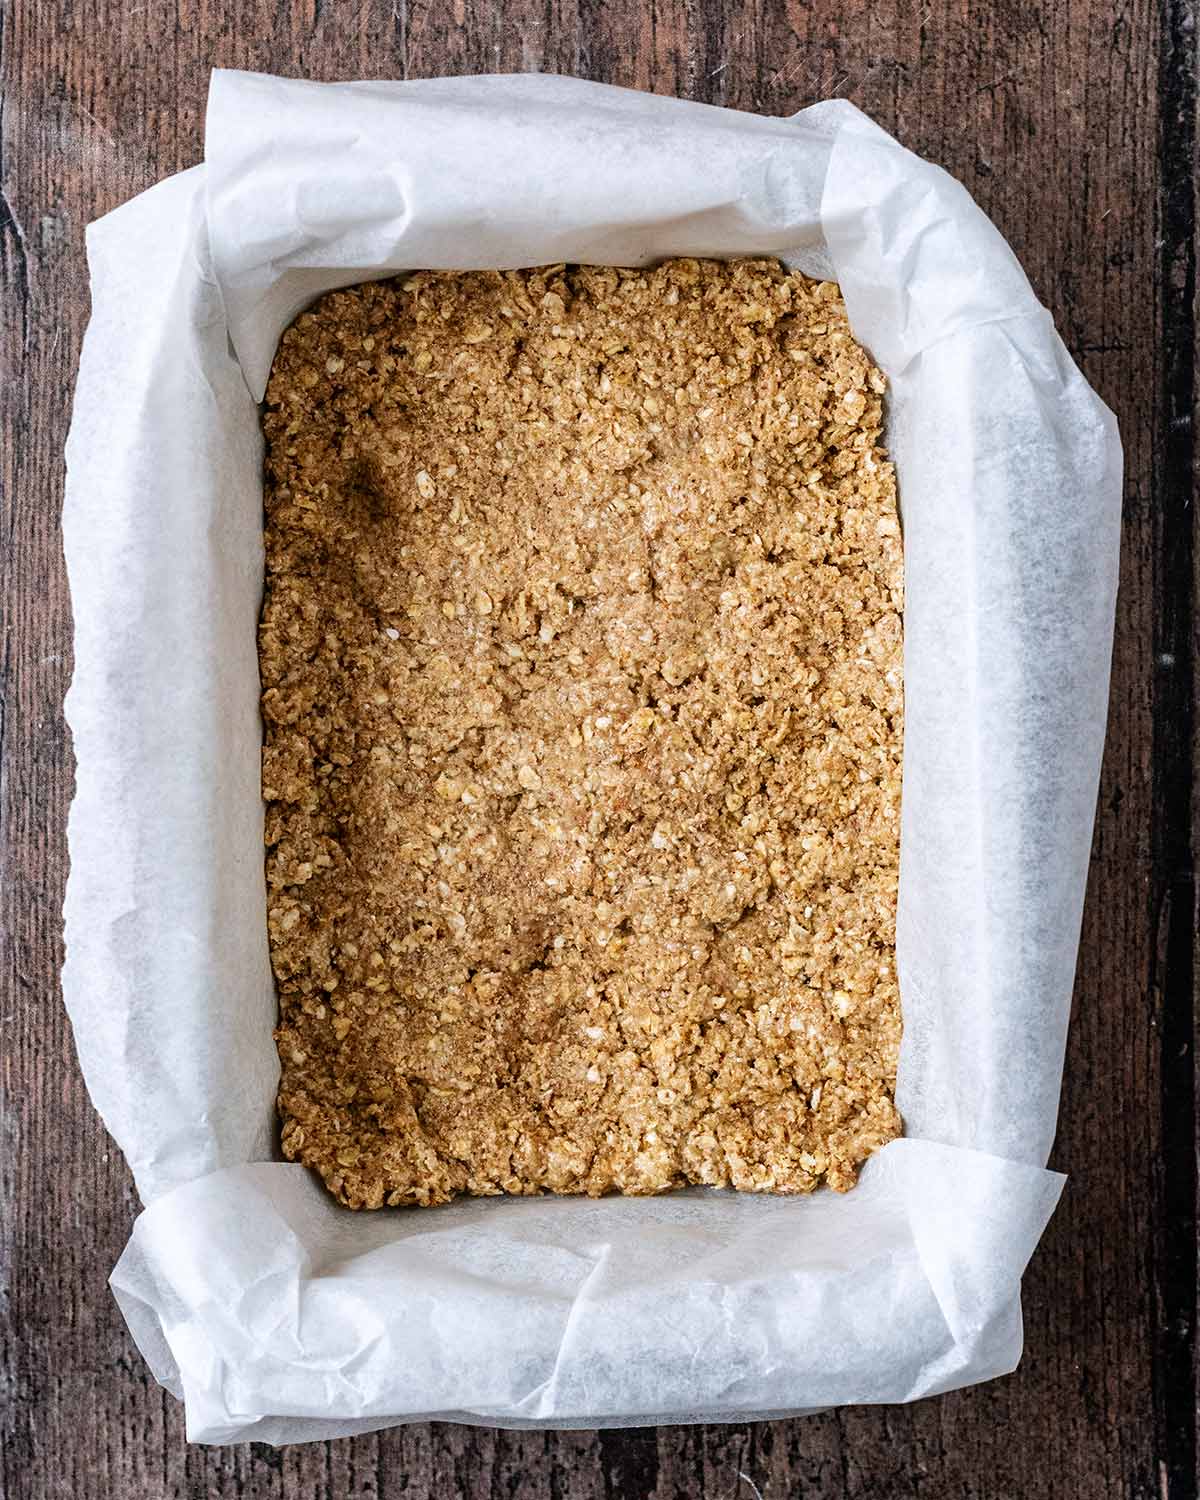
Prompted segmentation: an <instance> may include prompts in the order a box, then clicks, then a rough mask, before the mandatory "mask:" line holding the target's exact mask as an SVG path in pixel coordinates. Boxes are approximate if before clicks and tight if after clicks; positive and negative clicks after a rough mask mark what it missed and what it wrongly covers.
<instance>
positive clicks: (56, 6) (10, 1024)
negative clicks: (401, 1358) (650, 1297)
mask: <svg viewBox="0 0 1200 1500" xmlns="http://www.w3.org/2000/svg"><path fill="white" fill-rule="evenodd" d="M0 18H2V25H3V35H2V46H3V60H2V87H3V96H2V98H3V102H2V105H0V110H2V113H0V152H2V158H0V188H2V189H3V197H2V198H0V275H2V277H3V282H4V288H5V294H4V300H3V303H2V305H0V379H2V380H3V402H2V409H0V420H2V423H3V432H2V444H0V477H2V484H3V491H2V496H0V505H2V509H0V622H2V631H3V633H2V636H0V1495H3V1496H4V1497H6V1500H27V1497H39V1500H40V1497H50V1496H70V1497H73V1500H75V1497H77V1500H87V1497H92V1496H108V1497H113V1500H133V1497H138V1500H140V1497H152V1500H157V1497H160V1496H161V1497H167V1496H187V1497H197V1500H200V1497H203V1500H210V1497H211V1500H222V1497H230V1496H242V1497H256V1500H257V1497H263V1500H266V1497H278V1496H285V1495H286V1496H297V1497H299V1496H322V1497H353V1500H367V1497H372V1500H374V1497H391V1496H400V1495H403V1496H406V1497H408V1500H425V1497H432V1496H439V1497H442V1496H446V1497H454V1496H460V1495H461V1496H467V1497H477V1496H479V1497H482V1496H492V1495H495V1496H508V1497H513V1500H530V1497H533V1496H536V1495H547V1496H554V1497H563V1500H593V1497H597V1500H600V1497H603V1500H633V1497H643V1496H647V1497H648V1496H654V1497H656V1500H752V1497H753V1496H754V1495H755V1494H759V1495H761V1496H762V1497H763V1500H794V1497H805V1500H816V1497H820V1500H825V1497H843V1496H846V1497H850V1496H854V1497H870V1496H879V1497H886V1500H907V1497H943V1496H944V1497H956V1500H957V1497H987V1500H992V1497H1002V1500H1010V1497H1011V1500H1039V1497H1043V1496H1045V1497H1050V1496H1054V1497H1056V1500H1110V1497H1111V1500H1115V1497H1118V1496H1120V1497H1147V1500H1149V1497H1155V1500H1185V1497H1189V1496H1195V1494H1196V1493H1197V1475H1196V1460H1197V1455H1196V1396H1197V1391H1196V1369H1195V1363H1194V1358H1193V1355H1194V1344H1193V1330H1194V1319H1195V1311H1196V1271H1197V1258H1196V1185H1197V1179H1196V1117H1195V1090H1194V1063H1193V1048H1192V1043H1193V954H1194V932H1195V923H1194V914H1195V897H1194V886H1193V879H1192V863H1191V861H1192V849H1193V832H1194V820H1193V805H1192V792H1191V788H1192V784H1193V764H1194V738H1193V713H1192V705H1193V699H1194V691H1193V690H1194V676H1193V666H1194V653H1193V649H1192V634H1191V632H1192V628H1193V613H1192V608H1191V605H1192V600H1193V594H1194V586H1195V573H1194V550H1193V529H1194V523H1193V510H1192V503H1191V502H1192V498H1193V488H1194V458H1195V449H1194V442H1193V428H1192V418H1193V415H1194V407H1195V387H1194V368H1195V355H1196V342H1195V305H1194V304H1195V290H1196V288H1195V275H1194V265H1195V180H1196V179H1195V165H1196V111H1195V102H1196V87H1195V79H1196V67H1197V53H1196V34H1195V20H1196V16H1195V6H1194V3H1193V0H1161V3H1158V4H1150V3H1149V0H1049V3H1046V4H1044V5H1039V4H1036V3H1030V0H994V3H989V4H972V3H968V0H814V3H809V4H802V3H799V0H745V3H742V0H659V3H650V0H647V3H634V0H609V3H602V0H513V3H505V0H453V3H428V0H274V3H272V0H180V3H179V4H177V5H176V4H169V3H167V0H0ZM214 65H224V66H231V67H242V68H257V69H263V70H269V71H274V72H279V73H285V74H294V75H305V76H310V77H314V78H326V79H335V78H354V77H406V76H408V77H420V76H426V75H432V74H440V73H457V72H482V71H497V70H534V69H538V70H543V71H558V72H564V73H576V74H580V75H582V76H584V77H588V78H593V79H601V80H607V81H610V82H615V83H622V84H628V85H633V86H636V87H640V88H645V89H653V90H657V91H660V92H664V93H678V94H682V95H686V96H688V97H691V98H695V99H701V100H706V101H709V102H712V103H718V104H727V105H731V106H735V107H738V108H743V109H754V110H759V111H762V112H766V113H770V114H786V113H790V112H791V111H793V110H795V109H797V108H799V107H800V106H802V105H804V104H807V103H810V102H811V101H813V100H815V99H818V98H822V97H825V96H828V95H831V94H840V95H842V96H844V97H846V98H849V99H852V100H854V101H855V102H856V103H857V104H859V105H861V106H862V107H863V108H864V109H866V110H867V111H869V112H870V113H871V114H872V115H873V116H874V117H875V118H876V119H877V120H878V121H879V122H880V123H881V124H882V125H884V126H885V127H886V128H887V129H888V130H890V131H892V132H894V133H895V134H896V135H897V136H899V138H900V139H901V140H902V141H903V142H904V143H905V144H907V145H909V146H911V147H913V148H914V149H915V150H917V151H919V152H921V153H922V154H924V155H926V156H929V157H931V158H932V159H934V160H936V161H939V162H941V163H942V164H944V165H945V166H946V167H948V168H949V169H950V171H952V172H953V173H955V174H956V175H957V176H958V177H959V178H961V180H962V181H963V182H964V183H965V184H966V185H967V187H968V188H969V189H970V190H971V191H972V193H974V195H975V196H976V198H977V199H978V200H979V202H980V203H981V204H982V205H983V207H984V208H985V209H986V210H987V211H988V212H989V213H990V214H991V215H992V217H993V218H994V219H995V221H996V222H997V224H998V225H999V227H1000V229H1001V230H1002V231H1003V233H1004V234H1005V235H1006V236H1007V237H1008V239H1009V240H1010V241H1011V243H1012V244H1013V246H1014V247H1015V248H1016V250H1017V253H1018V254H1019V256H1020V257H1021V259H1022V261H1023V262H1024V264H1025V266H1026V268H1027V270H1028V272H1029V274H1030V276H1031V278H1032V280H1033V282H1034V285H1035V287H1036V289H1037V291H1038V294H1039V295H1040V296H1041V298H1042V300H1043V301H1044V302H1046V303H1047V304H1048V305H1049V307H1050V308H1051V309H1052V310H1053V312H1054V314H1055V316H1056V318H1057V320H1058V324H1059V328H1060V329H1061V331H1062V334H1063V336H1064V338H1065V339H1066V342H1067V344H1068V345H1069V347H1070V348H1071V350H1072V351H1073V353H1074V354H1075V357H1076V358H1077V360H1078V361H1079V363H1080V364H1081V366H1082V367H1083V369H1084V371H1085V372H1086V374H1087V376H1088V378H1089V379H1090V380H1091V381H1092V382H1093V384H1094V385H1095V386H1096V387H1097V389H1098V390H1099V391H1100V393H1101V394H1102V395H1103V396H1104V398H1105V399H1106V400H1107V401H1108V403H1109V404H1110V405H1111V406H1112V407H1114V409H1115V410H1116V412H1117V414H1118V416H1119V418H1120V422H1121V430H1122V433H1123V436H1124V440H1125V448H1126V466H1127V480H1126V489H1125V534H1124V554H1123V565H1122V592H1121V598H1120V605H1119V611H1118V620H1117V639H1116V654H1115V662H1114V674H1113V688H1112V710H1111V722H1110V731H1109V742H1108V753H1107V758H1106V763H1105V770H1104V777H1103V784H1102V787H1101V793H1100V802H1099V812H1098V822H1097V829H1096V839H1095V851H1094V858H1093V864H1092V876H1091V886H1090V893H1089V903H1088V908H1087V913H1086V917H1085V921H1084V930H1083V940H1082V948H1081V956H1080V964H1079V976H1078V984H1077V988H1076V997H1075V1017H1074V1022H1073V1027H1072V1032H1071V1041H1070V1050H1069V1057H1068V1065H1067V1080H1066V1086H1065V1093H1064V1098H1063V1107H1062V1116H1061V1127H1060V1131H1059V1136H1058V1144H1057V1147H1056V1150H1055V1155H1054V1163H1053V1164H1054V1165H1055V1166H1057V1167H1059V1168H1060V1169H1062V1170H1064V1171H1066V1172H1068V1173H1069V1174H1070V1181H1069V1183H1068V1186H1067V1189H1066V1193H1065V1196H1064V1199H1063V1202H1062V1206H1061V1208H1060V1209H1059V1211H1058V1213H1057V1215H1056V1217H1055V1219H1054V1221H1053V1224H1052V1225H1051V1228H1050V1230H1049V1233H1048V1234H1047V1236H1046V1238H1045V1240H1044V1242H1043V1244H1042V1246H1041V1248H1040V1249H1039V1251H1038V1253H1037V1255H1036V1257H1035V1259H1034V1261H1033V1264H1032V1266H1031V1268H1030V1271H1029V1274H1028V1276H1027V1278H1026V1300H1025V1306H1026V1335H1027V1352H1026V1355H1025V1359H1024V1362H1023V1364H1022V1365H1021V1368H1020V1369H1019V1371H1018V1372H1017V1373H1016V1374H1015V1375H1014V1376H1012V1377H1010V1378H1008V1379H1006V1380H1002V1381H997V1382H994V1383H992V1384H991V1385H988V1386H985V1387H982V1388H979V1389H976V1390H970V1391H964V1392H957V1393H955V1394H952V1395H950V1396H946V1397H943V1398H940V1399H937V1400H931V1401H926V1402H923V1403H921V1404H919V1405H917V1406H914V1407H910V1408H887V1409H864V1410H851V1411H842V1412H837V1413H830V1414H827V1415H823V1416H819V1417H813V1418H807V1419H803V1420H797V1421H790V1422H772V1423H763V1424H756V1425H734V1426H725V1427H718V1426H714V1427H707V1428H691V1429H688V1428H672V1429H660V1430H658V1431H654V1430H647V1431H643V1432H626V1433H618V1432H609V1433H601V1434H599V1435H597V1434H595V1433H578V1434H565V1435H563V1434H541V1433H537V1434H512V1433H504V1432H494V1431H486V1430H472V1429H466V1428H460V1427H452V1426H448V1425H435V1426H432V1427H431V1426H427V1425H426V1426H417V1427H410V1428H406V1429H398V1430H395V1431H392V1432H389V1433H385V1434H381V1435H379V1436H373V1437H367V1438H361V1439H357V1440H354V1441H342V1442H334V1443H330V1444H327V1445H310V1446H304V1447H296V1448H290V1449H286V1450H282V1451H274V1450H271V1449H268V1448H265V1447H250V1446H244V1447H241V1448H226V1449H200V1448H194V1447H193V1448H188V1447H187V1446H186V1445H185V1443H184V1440H183V1422H182V1417H181V1412H180V1410H179V1408H178V1407H177V1405H176V1403H175V1402H174V1401H173V1400H172V1398H170V1397H169V1396H167V1395H165V1394H164V1393H163V1392H162V1391H161V1390H160V1389H159V1388H158V1387H157V1386H156V1385H155V1384H154V1382H153V1381H152V1380H151V1379H150V1377H149V1375H148V1373H147V1371H146V1369H145V1368H144V1366H143V1364H142V1361H141V1358H140V1356H139V1355H138V1353H137V1351H136V1349H135V1348H134V1347H133V1344H132V1342H131V1341H130V1339H129V1336H128V1334H127V1333H126V1331H125V1329H124V1326H123V1324H122V1322H121V1319H120V1318H119V1316H118V1314H117V1311H116V1308H115V1306H114V1304H113V1301H112V1299H111V1296H110V1294H109V1292H108V1290H107V1287H106V1285H105V1282H106V1277H107V1275H108V1272H109V1269H110V1267H111V1266H112V1264H113V1262H114V1261H115V1259H116V1257H117V1255H118V1254H119V1253H120V1250H121V1248H122V1246H123V1244H124V1242H125V1239H126V1237H127V1234H128V1232H129V1227H130V1223H131V1221H132V1219H133V1217H134V1215H135V1213H136V1211H137V1206H138V1205H137V1202H136V1199H135V1195H134V1193H133V1190H132V1187H131V1184H130V1179H129V1176H128V1173H127V1171H126V1169H125V1166H124V1163H123V1162H122V1160H121V1158H120V1155H119V1153H118V1152H117V1151H116V1150H115V1149H114V1148H113V1146H112V1144H111V1142H110V1141H109V1140H108V1138H107V1137H106V1135H105V1134H104V1132H103V1130H102V1129H101V1127H100V1125H99V1123H98V1122H97V1120H96V1117H95V1115H94V1114H93V1112H92V1109H91V1107H90V1105H89V1103H88V1100H87V1096H86V1094H85V1091H84V1088H83V1085H82V1082H81V1079H80V1076H79V1072H78V1068H77V1066H76V1062H75V1056H74V1052H73V1049H72V1044H71V1037H70V1032H69V1027H68V1025H67V1021H66V1017H65V1015H64V1013H63V1011H62V1008H61V1002H60V997H59V991H58V969H59V964H60V960H61V953H62V942H61V922H60V908H61V902H62V892H63V881H64V877H65V872H66V847H65V839H64V821H65V817H66V811H67V806H68V802H69V799H70V796H71V786H72V760H71V748H70V743H69V739H68V736H67V734H66V732H65V730H64V726H63V721H62V714H61V703H62V696H63V692H64V690H65V688H66V685H67V683H68V681H69V677H70V672H71V624H70V608H69V601H68V597H67V589H66V583H65V579H64V574H63V564H62V555H61V549H60V541H59V533H58V517H59V509H60V503H61V494H62V480H63V465H62V446H63V440H64V437H65V434H66V428H67V421H68V415H69V409H70V399H71V389H72V384H73V380H74V372H75V367H76V362H77V359H78V355H79V346H80V339H81V336H82V333H83V329H84V326H85V323H86V319H87V315H88V293H87V281H86V274H85V267H84V238H83V234H84V226H85V224H86V223H87V222H88V220H90V219H92V218H95V217H96V216H97V215H99V214H101V213H104V212H105V211H106V210H108V209H110V208H112V207H113V206H115V205H116V204H118V203H120V202H121V201H122V200H123V199H125V198H127V197H129V196H130V195H131V194H133V193H135V192H138V191H139V190H141V189H142V188H145V187H147V186H149V185H150V184H151V183H152V182H154V181H156V180H157V179H158V178H160V177H162V176H164V175H166V174H168V173H170V172H174V171H177V170H179V169H180V168H182V167H186V166H189V165H191V164H192V163H193V162H195V161H197V160H198V159H199V158H200V155H201V149H202V146H201V131H202V122H203V115H204V100H205V90H206V87H207V77H208V71H209V69H210V67H211V66H214Z"/></svg>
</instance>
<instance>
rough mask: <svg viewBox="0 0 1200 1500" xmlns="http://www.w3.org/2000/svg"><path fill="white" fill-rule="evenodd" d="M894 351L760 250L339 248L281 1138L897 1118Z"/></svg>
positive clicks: (313, 503)
mask: <svg viewBox="0 0 1200 1500" xmlns="http://www.w3.org/2000/svg"><path fill="white" fill-rule="evenodd" d="M883 389H884V381H883V378H882V376H881V375H880V373H879V371H878V370H876V369H875V368H874V367H873V366H872V364H871V362H870V360H869V358H868V357H867V355H866V354H865V353H864V352H863V351H862V349H860V348H859V347H858V345H857V344H856V343H855V342H854V340H853V338H852V337H851V334H850V332H849V327H848V324H847V321H846V315H845V311H844V308H843V305H842V302H841V299H840V296H839V293H838V289H837V288H836V287H835V286H833V285H831V284H828V283H818V282H813V281H809V280H807V279H806V278H804V277H803V276H800V275H796V274H788V273H787V272H785V271H784V270H783V269H782V268H781V267H780V266H779V265H778V264H776V263H775V262H772V261H742V262H735V263H733V264H729V265H726V264H721V263H717V262H697V261H693V260H681V261H674V262H670V263H667V264H665V265H662V266H660V267H658V268H657V269H655V270H651V271H624V270H612V269H578V268H564V267H562V266H556V267H550V268H547V269H543V270H538V271H527V272H517V273H507V274H500V273H472V274H425V273H422V274H417V275H413V276H410V277H408V278H407V279H405V280H396V281H388V282H374V283H371V284H369V285H365V286H359V287H355V288H352V289H350V290H348V291H340V292H335V293H331V294H329V295H328V296H326V297H324V298H322V299H321V301H320V302H318V303H317V304H316V306H315V307H314V308H313V309H312V310H311V311H309V312H307V313H305V314H304V315H303V316H302V317H300V318H299V319H298V321H297V322H296V323H295V324H294V325H293V326H292V327H291V328H290V329H289V330H288V332H287V333H286V334H285V335H284V337H283V340H282V342H281V344H280V348H279V353H278V356H277V358H276V361H275V367H274V372H273V374H272V377H271V382H270V387H269V390H268V393H267V407H266V415H265V419H264V422H265V432H266V439H267V486H266V509H267V527H266V542H267V590H266V600H265V604H264V607H263V617H262V631H261V661H262V676H263V687H264V691H263V697H262V707H263V715H264V718H265V721H266V748H265V752H264V758H263V782H264V796H265V797H266V799H267V802H268V804H269V807H268V815H267V873H268V879H269V890H270V899H269V905H270V914H269V925H270V944H271V954H272V959H273V963H274V968H275V974H276V977H277V980H278V987H279V996H280V1007H281V1021H280V1026H279V1029H278V1032H277V1039H278V1044H279V1053H280V1058H281V1061H282V1066H283V1076H282V1082H281V1085H280V1091H279V1109H280V1113H281V1115H282V1118H283V1145H284V1151H285V1152H286V1154H287V1156H288V1157H289V1158H292V1159H294V1160H297V1161H301V1162H305V1163H307V1164H308V1165H309V1166H312V1167H314V1168H316V1170H317V1171H318V1172H319V1173H320V1174H321V1176H322V1177H323V1178H324V1180H325V1182H326V1184H327V1185H328V1187H329V1189H330V1190H331V1191H332V1192H333V1193H334V1194H336V1196H337V1197H338V1198H339V1199H340V1200H341V1201H342V1202H343V1203H346V1204H349V1205H350V1206H352V1207H365V1208H377V1207H379V1206H380V1205H382V1204H384V1203H389V1204H399V1203H419V1204H432V1203H440V1202H444V1201H445V1200H446V1199H448V1198H451V1197H453V1196H454V1195H455V1194H458V1193H537V1192H544V1191H553V1192H559V1193H590V1194H600V1193H605V1192H610V1191H614V1190H615V1191H621V1192H625V1193H657V1192H661V1191H663V1190H664V1189H667V1188H671V1187H673V1186H677V1185H679V1184H682V1183H686V1182H693V1183H709V1184H720V1185H729V1186H732V1187H735V1188H741V1189H747V1190H751V1191H763V1192H776V1193H798V1192H807V1191H809V1190H810V1189H812V1188H814V1187H816V1186H817V1185H818V1184H819V1183H822V1182H824V1183H827V1184H828V1185H829V1186H830V1187H833V1188H837V1189H846V1188H848V1187H850V1186H851V1185H852V1184H853V1182H854V1180H855V1176H856V1172H857V1167H858V1165H859V1163H861V1162H862V1160H863V1159H864V1158H865V1157H866V1156H867V1155H868V1154H869V1153H870V1152H872V1151H874V1150H875V1149H876V1148H877V1147H879V1146H880V1145H882V1144H883V1143H884V1142H886V1141H888V1140H890V1139H891V1138H892V1137H893V1136H895V1135H897V1134H898V1132H899V1129H900V1121H899V1118H898V1116H897V1114H896V1110H895V1107H894V1105H893V1102H892V1093H893V1087H894V1083H895V1073H896V1056H897V1049H898V1044H899V1037H900V1014H899V1004H898V994H897V986H896V976H895V968H894V951H893V943H894V916H895V903H896V881H897V866H898V837H899V800H900V742H901V707H902V695H901V623H900V610H901V554H900V534H899V526H898V522H897V514H896V497H895V488H894V479H893V473H892V467H891V465H890V464H889V463H888V462H887V461H886V458H885V456H884V454H883V452H882V450H881V447H880V428H881V421H882V415H881V393H882V391H883Z"/></svg>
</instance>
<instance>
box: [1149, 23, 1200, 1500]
mask: <svg viewBox="0 0 1200 1500" xmlns="http://www.w3.org/2000/svg"><path fill="white" fill-rule="evenodd" d="M1195 23H1196V13H1195V6H1194V4H1193V3H1192V0H1165V3H1164V5H1163V9H1162V24H1163V34H1162V39H1161V54H1160V57H1161V61H1160V99H1161V122H1162V125H1161V137H1160V174H1161V176H1160V189H1159V191H1160V230H1159V234H1160V238H1159V252H1160V261H1159V264H1160V268H1161V270H1160V277H1161V280H1160V294H1161V299H1162V300H1161V318H1162V343H1161V362H1160V369H1161V379H1162V407H1161V410H1162V417H1161V420H1162V424H1163V430H1162V463H1161V468H1160V470H1159V486H1160V490H1159V495H1158V496H1157V504H1156V510H1157V513H1158V514H1157V518H1156V526H1157V538H1156V540H1157V543H1158V556H1157V558H1156V562H1157V566H1158V571H1159V578H1158V588H1157V590H1156V594H1157V600H1158V610H1157V612H1156V619H1155V633H1156V637H1157V639H1156V640H1155V643H1154V664H1155V673H1154V686H1153V695H1154V740H1155V743H1154V750H1153V776H1154V783H1155V785H1154V792H1153V799H1152V805H1153V807H1154V810H1155V818H1154V827H1153V829H1152V834H1151V850H1152V856H1151V871H1152V875H1151V891H1150V899H1151V903H1152V906H1151V918H1152V921H1153V922H1154V928H1153V930H1154V932H1155V935H1156V943H1155V947H1154V949H1153V950H1152V952H1153V959H1152V961H1153V964H1154V968H1155V973H1154V975H1152V976H1151V978H1152V984H1151V992H1152V994H1153V997H1154V1001H1155V1006H1156V1009H1157V1012H1158V1017H1159V1024H1160V1047H1161V1060H1160V1070H1161V1071H1160V1082H1161V1098H1162V1143H1163V1149H1162V1159H1161V1161H1160V1162H1159V1163H1158V1170H1157V1176H1158V1181H1157V1182H1156V1190H1157V1191H1156V1197H1157V1199H1158V1215H1157V1218H1158V1223H1159V1225H1160V1226H1162V1228H1163V1229H1164V1230H1165V1231H1166V1232H1165V1233H1163V1234H1161V1235H1158V1236H1154V1237H1153V1239H1152V1243H1151V1246H1150V1247H1149V1255H1150V1258H1151V1266H1150V1276H1151V1282H1152V1285H1153V1286H1154V1291H1155V1308H1154V1313H1155V1350H1154V1354H1155V1358H1154V1361H1153V1381H1154V1408H1155V1426H1156V1440H1157V1448H1158V1480H1159V1491H1160V1494H1161V1497H1162V1500H1176V1497H1178V1500H1184V1497H1185V1496H1194V1495H1195V1494H1196V1493H1197V1471H1196V1457H1197V1454H1196V1400H1195V1393H1196V1384H1195V1374H1196V1372H1195V1366H1194V1359H1195V1350H1194V1333H1195V1323H1196V1278H1197V1269H1198V1266H1197V1249H1196V1228H1197V1196H1196V1195H1197V1170H1196V1123H1197V1119H1196V1076H1195V1059H1194V1040H1195V1038H1194V1025H1195V1018H1194V1013H1193V1004H1194V979H1195V948H1194V935H1195V911H1196V889H1195V865H1194V855H1195V849H1194V843H1193V836H1192V834H1193V828H1192V819H1193V815H1194V813H1195V810H1196V809H1195V808H1194V806H1193V796H1192V787H1193V779H1194V774H1195V765H1194V739H1193V730H1194V715H1193V671H1194V667H1195V654H1194V651H1193V630H1194V621H1195V611H1194V605H1195V599H1194V590H1195V569H1194V561H1195V545H1194V532H1193V526H1194V520H1193V517H1194V513H1195V512H1194V504H1193V502H1194V488H1195V464H1196V442H1195V423H1194V417H1195V405H1196V394H1197V392H1196V332H1197V329H1196V312H1195V299H1196V209H1195V176H1196V93H1197V86H1196V69H1197V65H1198V62H1200V59H1198V57H1197V46H1196V24H1195Z"/></svg>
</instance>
